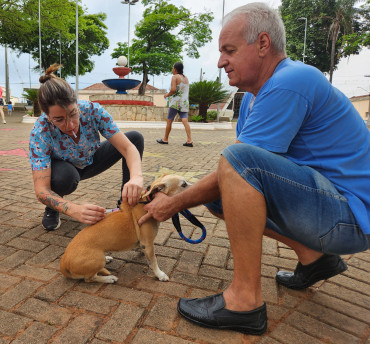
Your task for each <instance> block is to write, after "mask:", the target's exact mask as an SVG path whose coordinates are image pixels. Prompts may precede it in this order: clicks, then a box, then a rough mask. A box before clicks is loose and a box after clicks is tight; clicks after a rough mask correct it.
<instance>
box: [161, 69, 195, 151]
mask: <svg viewBox="0 0 370 344" xmlns="http://www.w3.org/2000/svg"><path fill="white" fill-rule="evenodd" d="M172 74H173V76H172V79H171V89H170V91H169V92H168V93H167V94H165V95H164V98H167V97H169V109H168V114H167V125H166V131H165V134H164V138H163V139H159V140H157V142H158V143H160V144H168V137H169V135H170V132H171V129H172V122H173V121H174V119H175V117H176V115H177V114H179V116H180V118H181V121H182V124H183V125H184V127H185V131H186V136H187V140H186V142H185V143H184V144H183V146H186V147H193V141H192V139H191V133H190V125H189V122H188V112H189V80H188V78H187V77H186V76H185V75H184V65H183V64H182V63H181V62H176V63H175V64H174V65H173V68H172Z"/></svg>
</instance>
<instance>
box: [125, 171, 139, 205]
mask: <svg viewBox="0 0 370 344" xmlns="http://www.w3.org/2000/svg"><path fill="white" fill-rule="evenodd" d="M143 185H144V181H143V177H142V176H133V177H132V178H131V179H130V180H129V181H128V182H127V183H126V184H125V185H124V187H123V190H122V202H127V203H128V204H129V205H130V206H131V207H133V206H134V205H136V204H137V202H139V199H140V196H141V191H142V190H143Z"/></svg>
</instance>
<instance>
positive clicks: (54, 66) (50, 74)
mask: <svg viewBox="0 0 370 344" xmlns="http://www.w3.org/2000/svg"><path fill="white" fill-rule="evenodd" d="M60 67H62V65H60V64H58V63H54V64H52V65H51V66H50V67H49V68H48V69H47V70H46V72H45V75H41V76H40V78H39V82H40V83H41V84H43V83H45V82H46V81H48V80H50V79H52V78H56V76H55V75H54V74H53V73H54V72H56V71H57V70H58V69H59V68H60Z"/></svg>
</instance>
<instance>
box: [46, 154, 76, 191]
mask: <svg viewBox="0 0 370 344" xmlns="http://www.w3.org/2000/svg"><path fill="white" fill-rule="evenodd" d="M79 181H80V175H79V173H78V171H77V169H76V168H75V167H74V166H73V165H72V164H70V163H68V162H66V161H59V160H55V161H52V163H51V189H52V190H53V191H54V192H55V193H57V194H58V195H60V196H65V195H69V194H71V193H72V192H74V191H75V190H76V189H77V186H78V183H79Z"/></svg>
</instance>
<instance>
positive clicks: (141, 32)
mask: <svg viewBox="0 0 370 344" xmlns="http://www.w3.org/2000/svg"><path fill="white" fill-rule="evenodd" d="M142 3H143V4H144V5H145V6H146V7H147V8H146V9H145V11H144V13H143V19H141V20H140V22H139V23H138V24H137V25H136V29H135V36H136V38H134V39H133V40H132V44H131V45H130V68H132V71H133V72H134V73H142V74H143V79H142V83H141V86H140V89H139V94H144V93H145V88H146V85H147V83H148V81H149V79H148V76H149V75H159V74H161V73H169V72H170V71H171V70H172V66H173V64H174V63H175V62H177V61H181V60H182V53H183V52H185V53H186V55H187V56H189V57H191V58H199V52H198V48H199V47H202V46H204V45H205V44H206V43H207V42H210V41H211V39H212V36H211V34H212V32H211V29H210V28H209V23H210V22H211V21H212V20H213V16H212V13H200V14H192V13H190V11H189V10H188V9H186V8H184V7H183V6H180V7H178V6H175V5H172V4H170V3H169V2H167V1H165V0H142ZM127 52H128V50H127V44H126V43H119V44H118V47H117V48H115V49H114V52H113V53H112V55H111V56H112V57H113V58H118V57H119V56H121V55H126V56H127Z"/></svg>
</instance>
